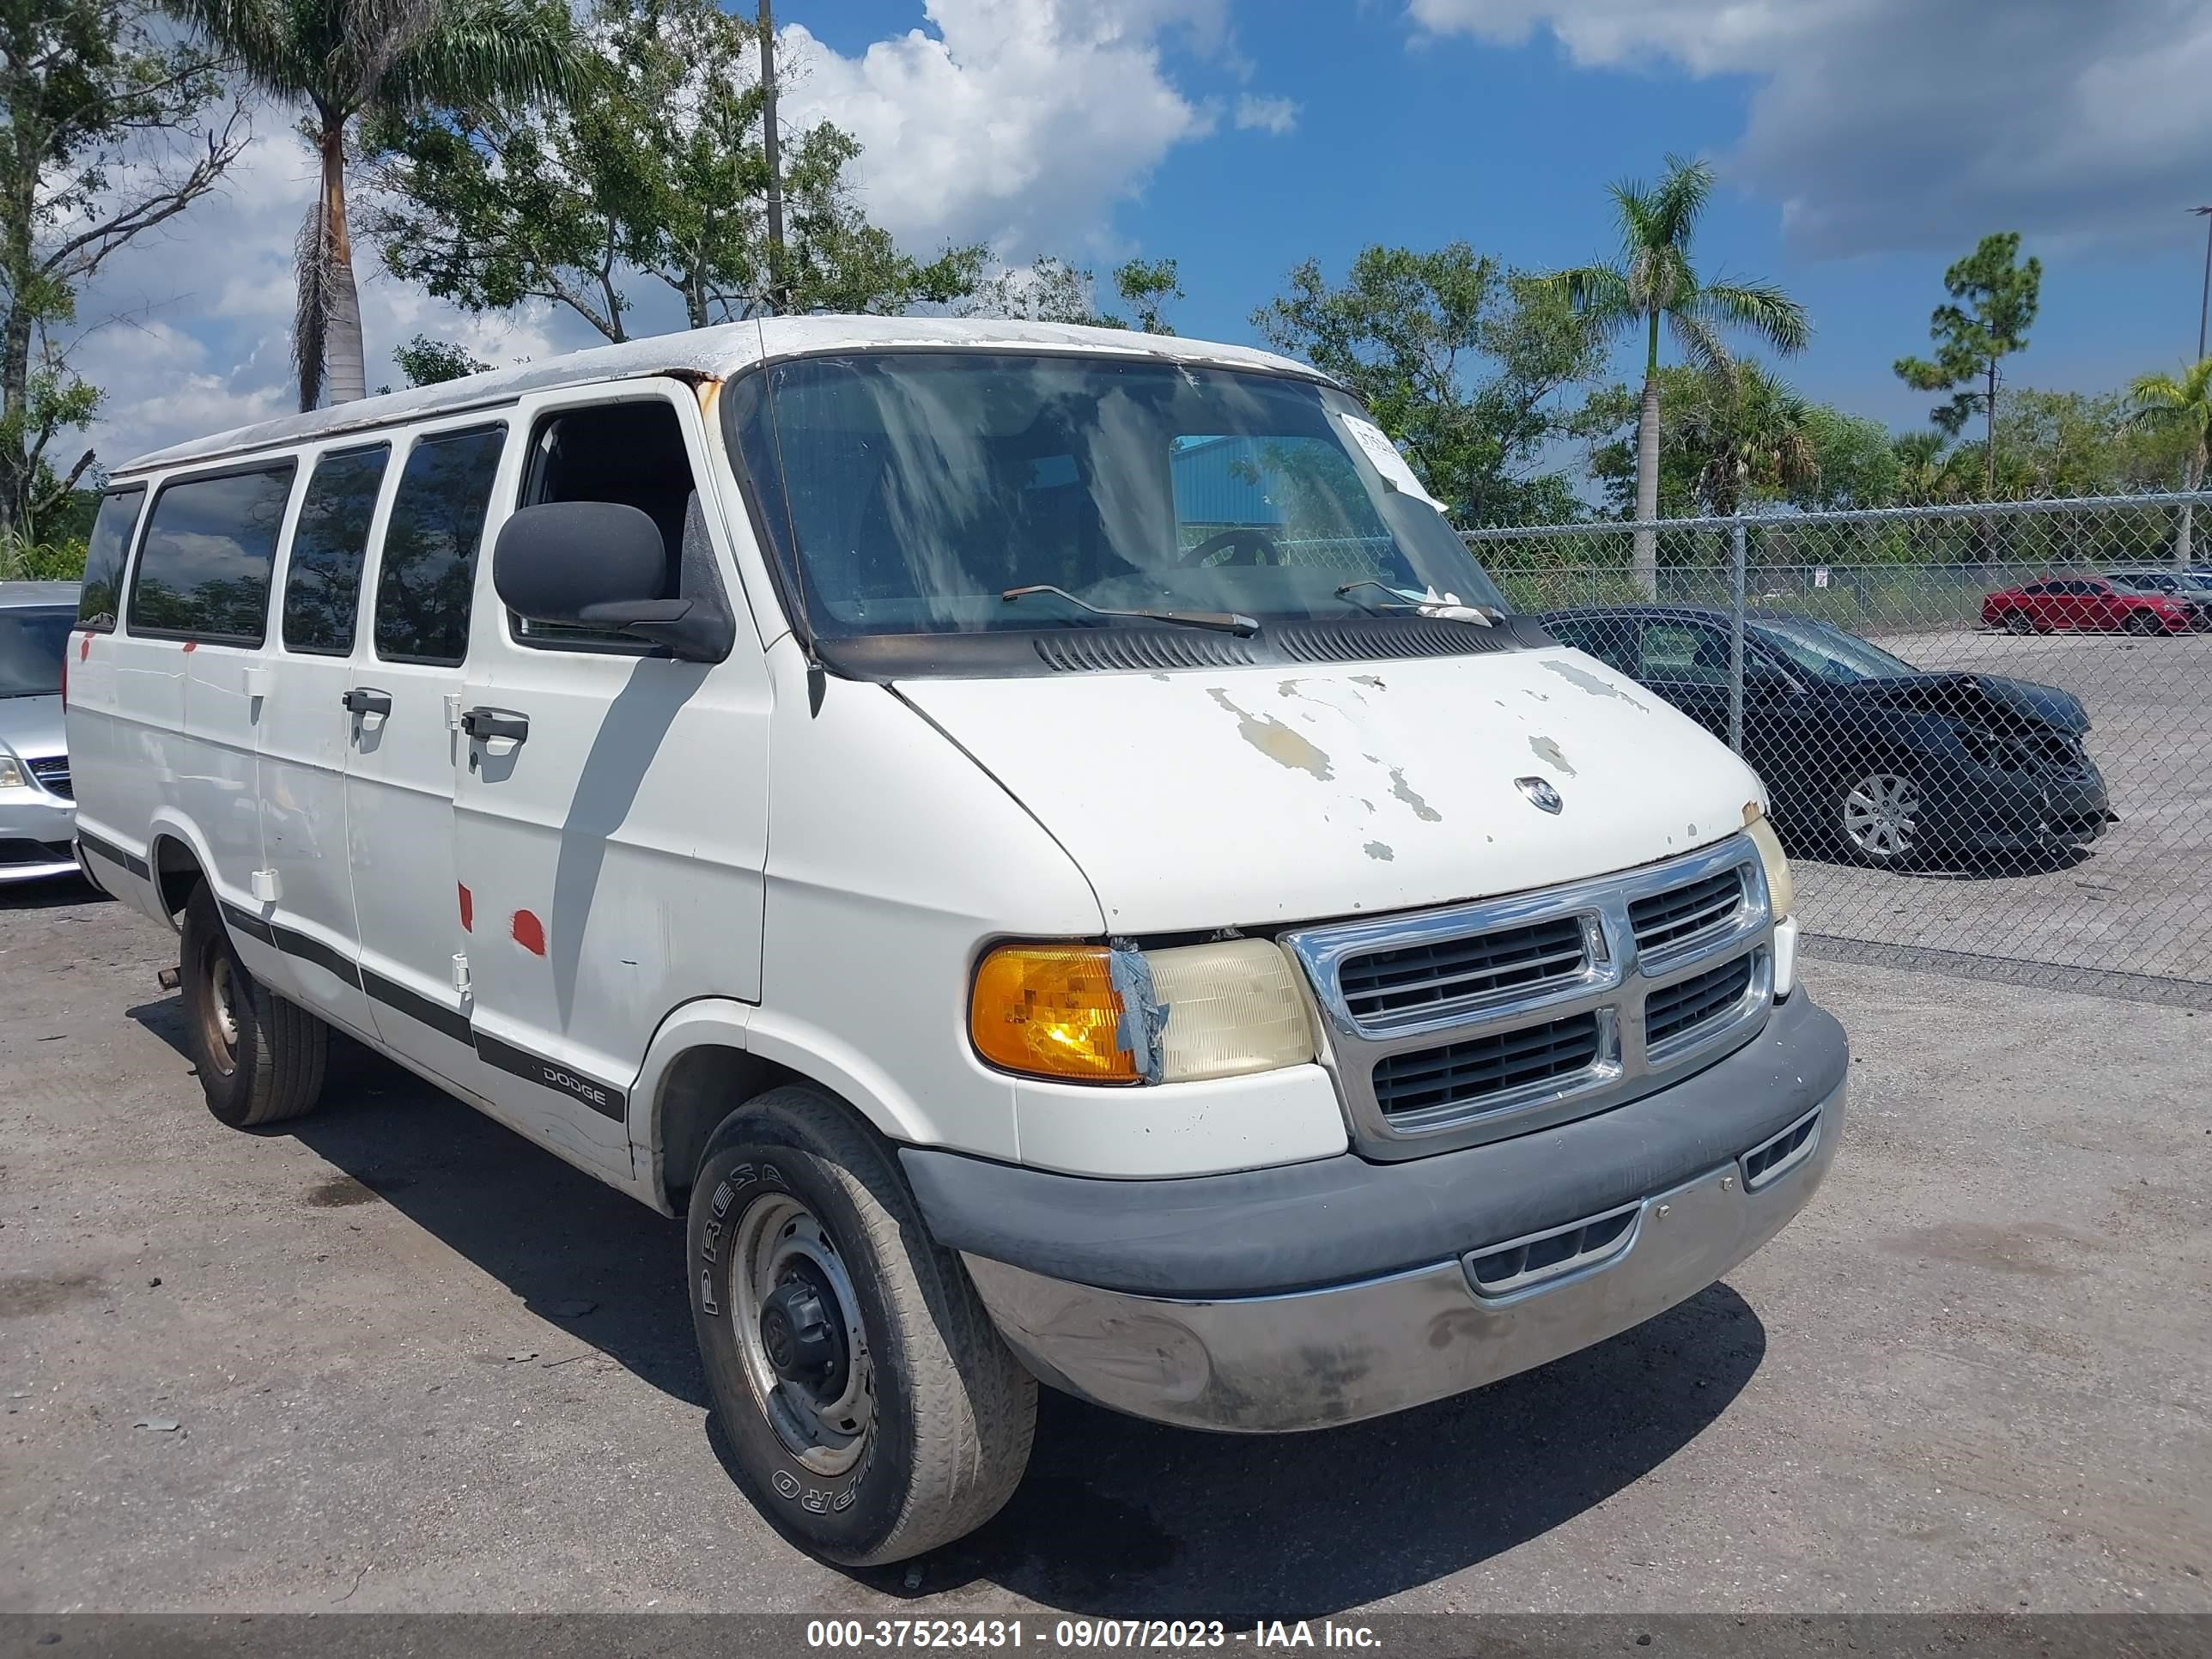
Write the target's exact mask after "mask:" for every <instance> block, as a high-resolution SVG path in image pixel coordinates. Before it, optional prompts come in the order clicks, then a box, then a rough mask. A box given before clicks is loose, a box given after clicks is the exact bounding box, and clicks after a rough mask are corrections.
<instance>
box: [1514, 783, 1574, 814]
mask: <svg viewBox="0 0 2212 1659" xmlns="http://www.w3.org/2000/svg"><path fill="white" fill-rule="evenodd" d="M1513 783H1514V787H1516V788H1517V789H1519V790H1520V792H1521V793H1522V794H1524V795H1526V796H1528V799H1530V800H1531V801H1532V802H1534V804H1535V805H1537V806H1538V807H1540V808H1541V810H1543V811H1547V812H1556V811H1559V809H1560V808H1561V807H1562V806H1564V805H1566V803H1565V801H1563V800H1561V799H1559V791H1558V790H1556V789H1554V788H1553V787H1552V786H1551V785H1550V784H1548V783H1547V782H1545V781H1543V779H1541V778H1516V779H1514V780H1513Z"/></svg>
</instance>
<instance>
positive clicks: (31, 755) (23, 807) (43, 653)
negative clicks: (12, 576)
mask: <svg viewBox="0 0 2212 1659" xmlns="http://www.w3.org/2000/svg"><path fill="white" fill-rule="evenodd" d="M76 599H77V585H76V583H75V582H0V885H4V884H8V883H9V882H17V881H38V880H40V879H42V878H46V877H49V876H70V875H75V874H76V873H77V863H76V853H75V852H74V851H72V850H71V848H70V839H71V837H72V836H73V835H74V834H75V832H76V799H75V798H74V797H73V796H72V794H71V793H70V763H69V746H68V744H66V743H65V742H64V740H63V737H62V659H63V656H64V653H65V652H66V651H67V649H68V647H69V636H70V629H73V628H75V627H76Z"/></svg>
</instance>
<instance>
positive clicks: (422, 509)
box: [376, 426, 507, 665]
mask: <svg viewBox="0 0 2212 1659" xmlns="http://www.w3.org/2000/svg"><path fill="white" fill-rule="evenodd" d="M506 441H507V428H505V427H503V426H488V427H475V428H471V429H470V430H468V431H465V432H440V433H437V434H435V435H432V436H430V437H428V438H424V439H422V440H421V441H419V442H417V443H416V446H415V447H414V448H413V449H411V450H410V451H409V452H408V453H407V466H406V470H405V471H403V472H402V473H401V474H400V475H399V491H398V495H396V496H394V497H393V499H392V519H391V522H390V523H389V524H387V525H386V526H385V531H384V560H383V563H382V565H381V566H380V568H379V569H378V571H377V576H376V654H377V655H378V656H380V657H381V658H383V659H386V661H389V662H428V663H442V664H448V665H450V664H453V663H457V662H459V661H460V659H462V657H463V656H464V655H465V654H466V653H467V651H468V643H469V601H470V599H471V596H472V595H473V594H474V592H475V591H476V573H477V547H478V546H479V545H481V544H482V543H483V527H484V513H485V511H486V510H487V509H488V508H489V507H490V505H491V485H492V477H493V475H494V474H495V473H496V472H497V471H499V452H500V447H501V445H502V444H503V443H505V442H506Z"/></svg>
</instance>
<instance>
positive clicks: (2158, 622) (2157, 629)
mask: <svg viewBox="0 0 2212 1659" xmlns="http://www.w3.org/2000/svg"><path fill="white" fill-rule="evenodd" d="M2122 625H2123V626H2124V628H2126V629H2127V631H2128V632H2129V633H2130V634H2145V635H2148V634H2163V633H2165V632H2166V623H2165V620H2164V619H2163V618H2162V617H2156V616H2154V615H2153V614H2152V613H2151V612H2149V611H2129V612H2128V619H2127V621H2126V622H2125V623H2124V624H2122Z"/></svg>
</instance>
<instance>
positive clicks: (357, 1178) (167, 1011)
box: [0, 888, 2212, 1618]
mask: <svg viewBox="0 0 2212 1659" xmlns="http://www.w3.org/2000/svg"><path fill="white" fill-rule="evenodd" d="M172 959H173V941H172V940H171V939H169V938H168V937H167V935H166V934H164V933H161V931H160V930H159V929H157V928H155V927H152V926H151V925H149V924H148V923H145V922H143V921H139V920H137V919H135V918H134V917H132V916H131V915H128V914H126V913H125V912H124V911H123V910H122V909H121V908H119V907H117V906H114V905H112V904H108V903H105V902H97V901H94V900H93V899H91V898H89V897H88V896H86V895H85V894H84V892H83V891H82V890H79V889H75V888H71V889H70V890H66V891H63V892H58V893H53V894H49V895H46V896H33V897H29V898H25V897H21V896H17V897H14V898H0V1068H4V1075H5V1077H6V1079H7V1081H8V1085H9V1086H8V1088H7V1090H6V1091H5V1094H4V1097H0V1124H4V1129H0V1166H3V1167H0V1395H4V1396H5V1400H4V1402H0V1403H4V1406H5V1411H6V1415H5V1417H4V1419H0V1611H16V1612H25V1611H37V1612H42V1613H52V1612H62V1611H69V1610H80V1609H86V1610H153V1609H164V1610H185V1609H201V1610H232V1611H237V1610H271V1611H274V1610H285V1611H310V1610H319V1609H325V1608H332V1607H343V1608H344V1609H346V1610H347V1611H349V1612H363V1611H372V1610H400V1609H422V1608H437V1609H471V1610H497V1609H508V1608H513V1609H562V1610H623V1609H632V1608H641V1607H659V1608H663V1609H676V1608H700V1609H727V1610H738V1609H745V1610H766V1611H814V1610H828V1611H848V1610H856V1611H880V1610H884V1609H891V1608H896V1607H898V1606H899V1605H900V1604H902V1603H904V1604H906V1606H907V1608H908V1611H915V1612H921V1611H927V1612H932V1613H962V1614H967V1615H970V1616H972V1615H974V1614H977V1613H986V1612H991V1611H997V1610H1012V1609H1014V1608H1018V1607H1040V1608H1046V1609H1059V1610H1066V1611H1074V1612H1092V1613H1115V1614H1120V1615H1124V1616H1127V1615H1134V1614H1159V1615H1164V1616H1177V1615H1182V1616H1188V1615H1193V1614H1197V1613H1254V1612H1256V1613H1263V1614H1265V1615H1266V1616H1268V1617H1281V1618H1293V1617H1298V1616H1308V1617H1317V1616H1319V1615H1322V1614H1324V1613H1333V1612H1337V1611H1341V1610H1346V1609H1352V1608H1359V1607H1373V1606H1378V1605H1379V1606H1383V1607H1388V1608H1389V1609H1392V1610H1395V1611H1401V1612H1429V1611H1444V1610H1457V1609H1480V1610H1528V1611H1534V1612H1552V1611H1560V1610H1571V1609H1589V1610H1607V1611H1620V1612H1637V1611H1644V1610H1677V1611H1722V1610H1774V1609H1802V1610H1824V1611H1825V1610H1852V1611H1865V1610H1893V1611H1923V1610H1956V1609H1984V1610H1996V1611H2014V1610H2018V1609H2021V1608H2033V1609H2036V1610H2057V1609H2069V1610H2123V1609H2124V1610H2172V1611H2194V1612H2205V1611H2212V1587H2208V1584H2207V1582H2206V1578H2205V1574H2206V1573H2207V1572H2208V1571H2212V1437H2208V1419H2212V1383H2208V1375H2209V1373H2208V1367H2207V1363H2206V1362H2207V1357H2208V1351H2212V1322H2208V1321H2207V1320H2206V1318H2205V1316H2204V1310H2205V1308H2206V1306H2207V1305H2208V1301H2207V1298H2208V1293H2212V1115H2208V1114H2207V1111H2206V1107H2205V1098H2204V1091H2203V1082H2202V1066H2201V1057H2202V1055H2203V1053H2204V1049H2205V1045H2204V1041H2203V1032H2202V1030H2200V1027H2199V1019H2200V1017H2199V1016H2197V1015H2196V1014H2194V1013H2192V1012H2190V1011H2188V1010H2185V1009H2182V1008H2173V1007H2158V1006H2145V1005H2142V1004H2137V1003H2122V1002H2106V1001H2100V1000H2092V999H2088V998H2083V997H2078V996H2069V995H2062V994H2051V993H2047V992H2031V991H2026V990H2021V989H2017V988H2014V987H2007V986H2003V985H1991V984H1986V983H1976V982H1972V981H1962V980H1953V979H1943V978H1936V977H1932V976H1928V975H1917V974H1903V973H1893V972H1884V971H1880V970H1876V969H1869V968H1865V967H1853V966H1845V965H1842V964H1823V963H1814V964H1813V965H1812V970H1813V974H1814V982H1815V987H1816V990H1817V993H1818V994H1820V996H1821V998H1822V999H1823V1000H1825V1001H1826V1002H1827V1003H1828V1004H1829V1006H1832V1007H1833V1008H1834V1009H1835V1010H1836V1011H1837V1012H1838V1014H1840V1015H1841V1017H1842V1018H1843V1019H1844V1023H1845V1024H1846V1025H1847V1026H1848V1027H1849V1028H1850V1030H1851V1032H1852V1035H1853V1038H1854V1041H1855V1044H1856V1048H1857V1055H1858V1064H1857V1066H1856V1067H1855V1070H1854V1079H1855V1085H1856V1095H1855V1098H1854V1101H1853V1108H1852V1109H1853V1114H1854V1115H1853V1118H1852V1121H1851V1124H1850V1129H1849V1132H1848V1135H1847V1138H1846V1141H1845V1144H1844V1148H1843V1152H1842V1154H1841V1157H1840V1158H1839V1160H1838V1164H1837V1167H1836V1170H1835V1173H1834V1175H1833V1176H1832V1179H1831V1181H1830V1183H1829V1185H1828V1186H1827V1187H1826V1188H1825V1189H1824V1190H1823V1192H1822V1194H1821V1195H1820V1198H1819V1199H1818V1200H1817V1201H1816V1202H1815V1204H1814V1206H1813V1207H1812V1208H1811V1209H1810V1210H1809V1211H1808V1212H1807V1213H1806V1214H1805V1215H1804V1216H1803V1217H1802V1218H1800V1219H1799V1220H1798V1221H1797V1223H1796V1225H1793V1226H1792V1227H1791V1228H1790V1231H1788V1232H1786V1233H1785V1234H1784V1236H1783V1237H1781V1238H1780V1239H1779V1240H1778V1241H1777V1243H1775V1244H1774V1245H1772V1246H1771V1247H1770V1248H1769V1249H1767V1250H1765V1252H1763V1253H1761V1254H1760V1255H1758V1256H1756V1257H1754V1258H1753V1260H1752V1261H1749V1262H1747V1264H1745V1266H1744V1267H1741V1269H1739V1270H1738V1271H1737V1272H1736V1273H1734V1274H1733V1275H1731V1276H1730V1278H1729V1281H1728V1282H1727V1283H1726V1284H1724V1285H1718V1286H1716V1287H1714V1288H1713V1289H1711V1290H1709V1291H1705V1293H1704V1294H1702V1295H1700V1296H1699V1297H1695V1298H1693V1299H1692V1301H1690V1302H1689V1303H1687V1304H1685V1305H1683V1306H1682V1307H1680V1308H1679V1309H1676V1310H1674V1311H1673V1312H1671V1313H1669V1314H1667V1315H1664V1316H1662V1317H1660V1318H1658V1319H1656V1320H1654V1321H1653V1322H1650V1323H1649V1324H1648V1325H1645V1326H1644V1327H1643V1328H1640V1329H1638V1330H1636V1331H1633V1332H1632V1333H1629V1334H1626V1335H1624V1336H1622V1337H1620V1338H1617V1339H1615V1340H1613V1341H1612V1342H1609V1343H1607V1344H1605V1345H1604V1346H1601V1347H1600V1348H1597V1349H1595V1350H1593V1351H1591V1352H1587V1353H1583V1354H1580V1355H1577V1356H1575V1357H1573V1358H1569V1359H1566V1360H1564V1361H1561V1362H1559V1364H1553V1365H1552V1366H1549V1367H1547V1368H1546V1369H1544V1370H1541V1371H1538V1372H1534V1373H1532V1374H1529V1375H1528V1376H1522V1377H1518V1378H1515V1379H1512V1380H1510V1381H1509V1382H1506V1383H1502V1384H1499V1385H1498V1386H1496V1387H1493V1388H1491V1389H1486V1390H1484V1391H1482V1392H1480V1393H1479V1394H1476V1395H1470V1396H1468V1397H1465V1398H1463V1399H1461V1400H1457V1401H1448V1402H1445V1403H1443V1404H1442V1405H1438V1406H1435V1407H1429V1408H1426V1409H1424V1410H1421V1411H1418V1412H1413V1413H1407V1414H1405V1415H1402V1416H1400V1417H1396V1418H1392V1419H1384V1420H1383V1421H1381V1422H1377V1423H1373V1424H1369V1425H1362V1426H1359V1427H1356V1428H1352V1429H1347V1430H1340V1431H1333V1432H1329V1433H1325V1434H1321V1435H1315V1436H1308V1437H1297V1438H1293V1439H1286V1440H1266V1441H1249V1440H1232V1439H1227V1438H1217V1437H1206V1436H1201V1435H1195V1434H1190V1433H1184V1432H1179V1431H1170V1430H1164V1429H1158V1428H1153V1427H1150V1426H1147V1425H1141V1424H1137V1423H1133V1422H1130V1421H1127V1420H1125V1419H1119V1418H1115V1417H1113V1416H1110V1415H1108V1414H1106V1413H1102V1412H1098V1411H1095V1410H1092V1409H1091V1408H1088V1407H1082V1406H1079V1405H1076V1404H1074V1403H1073V1402H1071V1401H1066V1400H1065V1399H1062V1398H1060V1397H1058V1396H1053V1395H1048V1396H1047V1404H1046V1409H1045V1411H1044V1413H1043V1421H1042V1425H1041V1429H1040V1435H1039V1444H1038V1452H1037V1455H1036V1460H1035V1462H1034V1463H1033V1465H1032V1468H1031V1472H1030V1477H1029V1480H1028V1481H1027V1482H1026V1484H1025V1485H1024V1486H1023V1488H1022V1490H1021V1492H1019V1493H1018V1496H1017V1498H1015V1501H1014V1503H1013V1504H1012V1508H1011V1509H1010V1510H1008V1511H1007V1512H1006V1514H1005V1515H1004V1516H1001V1518H1000V1520H999V1521H998V1522H994V1524H993V1525H992V1526H991V1527H990V1528H987V1530H986V1531H985V1532H984V1533H982V1534H979V1535H978V1536H976V1537H975V1538H974V1539H972V1540H970V1541H967V1542H965V1543H963V1544H961V1545H958V1546H956V1547H951V1548H950V1549H947V1550H945V1551H942V1552H940V1553H938V1554H937V1555H935V1556H933V1557H932V1558H930V1559H928V1560H927V1561H926V1562H925V1563H923V1564H922V1565H921V1570H920V1571H919V1574H918V1575H909V1574H908V1572H907V1571H904V1570H902V1569H893V1570H891V1571H890V1572H888V1573H883V1574H872V1575H866V1576H863V1577H852V1576H848V1575H846V1574H843V1573H840V1572H837V1571H832V1570H830V1569H828V1568H825V1567H823V1566H822V1565H818V1564H817V1563H815V1562H813V1561H811V1560H810V1559H807V1558H805V1557H804V1556H801V1555H799V1554H798V1553H794V1552H793V1550H792V1549H791V1548H789V1547H787V1545H785V1544H784V1543H783V1542H782V1541H781V1540H780V1539H779V1538H778V1537H777V1536H776V1535H775V1534H773V1533H772V1532H770V1531H769V1528H767V1527H766V1526H765V1525H764V1524H763V1522H760V1521H759V1520H758V1519H757V1517H756V1516H755V1515H754V1514H753V1512H752V1510H750V1508H749V1507H748V1506H747V1505H746V1504H745V1503H744V1501H743V1499H742V1498H739V1497H738V1494H737V1492H735V1490H734V1489H733V1488H732V1486H731V1485H730V1484H729V1481H728V1480H727V1479H726V1474H725V1471H724V1469H723V1468H722V1467H721V1466H720V1455H719V1452H718V1448H717V1443H716V1439H715V1437H714V1434H713V1433H712V1432H711V1431H710V1430H709V1429H708V1424H707V1420H706V1414H705V1410H704V1406H703V1401H704V1395H703V1392H702V1386H701V1379H700V1376H699V1373H698V1370H697V1366H696V1361H695V1359H694V1358H693V1356H692V1352H691V1338H690V1322H689V1316H688V1313H687V1310H686V1307H685V1302H684V1290H683V1286H682V1284H681V1281H680V1278H679V1271H680V1255H679V1252H680V1240H679V1236H678V1231H677V1229H676V1227H675V1225H673V1224H671V1223H669V1222H666V1221H664V1220H662V1219H660V1218H657V1217H655V1216H653V1215H652V1214H651V1213H649V1212H647V1211H645V1210H643V1209H641V1208H640V1207H639V1206H636V1205H635V1204H634V1203H632V1202H631V1201H630V1200H627V1199H624V1198H622V1197H619V1196H617V1195H616V1194H613V1193H611V1192H610V1191H607V1190H605V1189H604V1188H599V1187H597V1186H595V1185H593V1184H592V1182H589V1181H588V1180H587V1179H586V1178H585V1177H584V1176H580V1175H578V1174H576V1173H575V1172H574V1171H573V1170H569V1169H568V1167H566V1166H565V1165H563V1164H560V1163H558V1162H556V1160H555V1159H554V1158H551V1157H550V1155H548V1154H545V1153H544V1152H538V1151H537V1150H535V1149H534V1148H532V1147H531V1146H527V1145H526V1144H525V1143H524V1142H522V1141H521V1140H520V1139H516V1138H514V1137H513V1136H512V1135H510V1134H508V1133H507V1132H506V1131H504V1130H502V1129H500V1128H498V1127H495V1126H494V1125H492V1124H491V1123H489V1121H486V1120H483V1119H482V1118H480V1117H478V1116H477V1115H474V1114H473V1113H471V1112H470V1111H469V1110H468V1109H466V1108H465V1107H462V1106H459V1105H458V1104H455V1103H451V1102H448V1101H446V1100H444V1099H443V1098H442V1097H438V1096H436V1095H435V1094H434V1093H432V1092H431V1091H428V1089H426V1088H425V1087H424V1086H423V1085H420V1084H417V1083H416V1082H415V1081H413V1080H412V1079H410V1078H408V1077H406V1076H404V1074H402V1073H398V1072H396V1071H394V1070H392V1069H391V1068H390V1067H388V1066H384V1065H382V1064H381V1063H380V1062H375V1061H372V1060H368V1058H367V1057H365V1056H362V1055H360V1054H357V1053H349V1054H348V1055H347V1056H346V1057H345V1059H344V1060H343V1062H341V1063H339V1064H337V1066H334V1073H333V1078H332V1082H331V1088H330V1090H329V1091H328V1095H327V1097H326V1100H327V1104H326V1105H325V1109H324V1110H323V1111H322V1112H321V1113H319V1115H316V1116H314V1117H313V1118H310V1119H307V1120H306V1121H303V1122H302V1123H301V1124H299V1125H297V1126H295V1133H278V1134H270V1135H263V1136H256V1135H251V1134H240V1133H234V1132H232V1131H229V1130H226V1129H223V1128H222V1127H219V1126H218V1125H217V1124H216V1122H215V1121H213V1120H212V1119H211V1118H210V1116H209V1115H208V1114H207V1113H206V1111H205V1110H204V1108H203V1106H202V1104H201V1103H200V1098H199V1094H198V1089H197V1085H196V1083H195V1082H194V1080H193V1079H192V1078H191V1073H190V1071H189V1068H188V1066H187V1064H186V1062H185V1060H183V1059H182V1058H181V1056H180V1054H179V1049H178V1044H179V1042H181V1039H182V1028H181V1023H180V1020H179V1014H178V1010H177V1002H176V999H175V998H174V997H173V995H171V994H166V993H163V992H161V991H160V990H159V989H158V988H157V987H156V986H155V979H154V975H155V969H156V968H157V967H158V966H160V965H161V963H164V962H165V961H168V960H172ZM2203 1018H2212V1016H2205V1017H2203Z"/></svg>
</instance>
